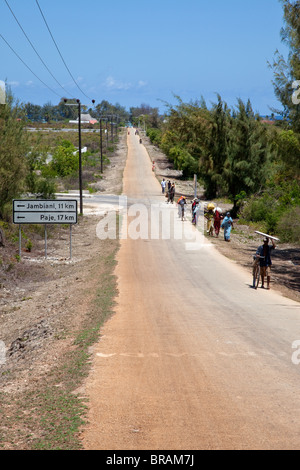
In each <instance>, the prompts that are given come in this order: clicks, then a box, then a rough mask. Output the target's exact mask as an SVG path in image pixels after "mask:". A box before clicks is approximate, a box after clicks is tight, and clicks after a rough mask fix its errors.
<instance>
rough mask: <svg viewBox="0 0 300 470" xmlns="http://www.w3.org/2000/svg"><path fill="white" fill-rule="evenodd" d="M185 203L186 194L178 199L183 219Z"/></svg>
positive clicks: (182, 218)
mask: <svg viewBox="0 0 300 470" xmlns="http://www.w3.org/2000/svg"><path fill="white" fill-rule="evenodd" d="M185 204H186V198H185V197H184V196H182V197H181V198H179V199H178V206H179V207H180V213H181V214H180V216H181V220H184V211H185Z"/></svg>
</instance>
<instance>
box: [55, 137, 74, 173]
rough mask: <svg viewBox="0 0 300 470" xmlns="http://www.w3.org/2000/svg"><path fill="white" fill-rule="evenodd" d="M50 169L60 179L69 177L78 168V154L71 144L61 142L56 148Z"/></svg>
mask: <svg viewBox="0 0 300 470" xmlns="http://www.w3.org/2000/svg"><path fill="white" fill-rule="evenodd" d="M50 167H51V169H52V170H53V171H54V172H55V173H56V174H57V175H58V176H61V177H64V176H69V175H71V174H72V173H74V172H75V171H78V168H79V158H78V153H77V152H76V149H75V147H74V145H72V144H71V142H68V141H63V142H62V143H61V145H59V146H58V147H56V149H55V151H54V153H53V158H52V161H51V164H50Z"/></svg>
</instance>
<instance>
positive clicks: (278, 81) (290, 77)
mask: <svg viewBox="0 0 300 470" xmlns="http://www.w3.org/2000/svg"><path fill="white" fill-rule="evenodd" d="M280 1H281V3H282V4H283V12H284V27H283V28H282V29H281V32H280V35H281V40H282V42H283V43H284V44H286V45H287V46H288V48H289V54H288V58H287V59H286V58H284V56H283V55H282V54H280V52H279V51H278V50H277V51H276V52H275V55H274V59H273V63H269V66H270V68H271V69H272V70H273V72H274V80H273V85H274V91H275V95H276V97H277V98H278V100H279V101H280V102H281V104H282V106H283V110H274V111H276V112H277V113H279V114H281V115H282V116H283V117H284V118H285V119H286V121H287V122H288V123H291V125H292V126H293V129H294V130H296V131H298V132H300V109H299V106H300V105H299V104H295V103H294V102H293V100H292V96H293V93H294V91H295V89H294V88H293V83H294V82H295V81H297V80H300V56H299V50H300V2H299V0H297V1H291V0H280ZM298 88H299V87H298Z"/></svg>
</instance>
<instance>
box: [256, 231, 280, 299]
mask: <svg viewBox="0 0 300 470" xmlns="http://www.w3.org/2000/svg"><path fill="white" fill-rule="evenodd" d="M275 248H276V245H275V242H274V240H273V239H272V246H270V245H269V238H267V237H266V238H264V242H263V245H261V246H259V247H258V248H257V251H256V255H258V256H260V257H261V258H260V273H261V287H262V288H264V287H265V277H267V289H268V290H269V289H270V281H271V266H272V260H271V253H272V251H273V250H275Z"/></svg>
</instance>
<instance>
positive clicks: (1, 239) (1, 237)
mask: <svg viewBox="0 0 300 470" xmlns="http://www.w3.org/2000/svg"><path fill="white" fill-rule="evenodd" d="M0 246H4V232H3V230H2V228H0Z"/></svg>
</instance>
